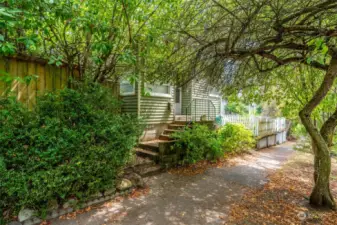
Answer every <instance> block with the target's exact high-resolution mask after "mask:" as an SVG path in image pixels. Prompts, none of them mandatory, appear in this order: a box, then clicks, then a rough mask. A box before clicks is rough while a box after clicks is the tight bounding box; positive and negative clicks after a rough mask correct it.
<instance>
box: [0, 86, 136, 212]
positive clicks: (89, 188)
mask: <svg viewBox="0 0 337 225" xmlns="http://www.w3.org/2000/svg"><path fill="white" fill-rule="evenodd" d="M140 132H141V128H140V125H139V121H138V120H137V119H135V117H133V116H129V115H120V114H119V103H118V102H117V101H116V100H115V99H114V98H113V97H112V96H111V92H109V91H108V90H106V89H104V88H102V87H100V86H99V85H87V86H83V87H78V89H77V90H71V89H65V90H62V91H59V92H57V93H54V94H53V93H48V94H45V95H44V96H42V97H40V98H38V100H37V105H36V108H35V110H34V111H28V110H27V109H26V108H25V107H24V106H23V105H22V104H20V103H19V102H17V101H16V100H15V99H13V98H6V99H0V179H1V180H0V209H3V210H8V211H10V212H11V213H15V212H17V211H18V210H19V209H20V208H22V207H28V208H33V209H45V208H46V207H47V205H48V201H50V200H57V201H58V202H59V203H60V204H62V203H63V202H64V201H65V200H66V199H68V198H69V197H77V198H79V199H86V198H87V197H89V196H90V195H92V194H94V193H97V192H98V191H103V190H107V189H110V188H114V186H115V180H116V177H117V175H118V173H119V172H120V171H121V169H122V167H123V166H124V165H125V164H126V163H127V162H128V160H129V157H130V155H131V153H132V152H131V150H132V148H133V147H134V145H135V144H136V142H137V140H138V137H139V135H140Z"/></svg>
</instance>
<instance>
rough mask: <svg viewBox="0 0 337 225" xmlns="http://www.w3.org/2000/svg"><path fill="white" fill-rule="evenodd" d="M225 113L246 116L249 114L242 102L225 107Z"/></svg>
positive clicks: (231, 103)
mask: <svg viewBox="0 0 337 225" xmlns="http://www.w3.org/2000/svg"><path fill="white" fill-rule="evenodd" d="M225 112H226V113H227V114H238V115H246V114H248V109H247V106H245V105H244V104H243V103H242V102H239V101H236V102H229V103H228V104H227V105H226V106H225Z"/></svg>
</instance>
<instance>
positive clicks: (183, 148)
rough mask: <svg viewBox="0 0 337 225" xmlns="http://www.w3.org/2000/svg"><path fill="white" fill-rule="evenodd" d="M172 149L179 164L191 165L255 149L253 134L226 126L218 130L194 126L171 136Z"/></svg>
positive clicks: (235, 127)
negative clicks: (178, 158)
mask: <svg viewBox="0 0 337 225" xmlns="http://www.w3.org/2000/svg"><path fill="white" fill-rule="evenodd" d="M172 136H173V138H175V139H176V142H175V144H174V146H173V149H174V150H176V151H177V152H178V155H179V157H180V163H181V164H193V163H196V162H198V161H201V160H203V159H208V160H216V159H219V158H221V157H224V156H225V154H226V153H238V152H241V151H244V150H248V149H251V148H254V147H255V139H254V137H253V133H252V132H251V131H250V130H248V129H246V128H245V127H244V126H242V125H237V124H226V125H225V126H223V127H222V128H221V129H220V130H218V131H215V130H211V129H209V127H207V126H205V125H197V124H196V125H194V126H193V127H192V128H186V129H185V130H184V131H183V132H176V133H174V134H173V135H172Z"/></svg>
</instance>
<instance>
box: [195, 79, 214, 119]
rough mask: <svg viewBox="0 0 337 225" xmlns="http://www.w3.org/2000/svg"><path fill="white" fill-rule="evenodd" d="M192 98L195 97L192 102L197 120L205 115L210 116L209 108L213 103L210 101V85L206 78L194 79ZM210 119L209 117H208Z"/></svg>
mask: <svg viewBox="0 0 337 225" xmlns="http://www.w3.org/2000/svg"><path fill="white" fill-rule="evenodd" d="M192 85H193V86H192V98H193V99H195V100H194V102H193V103H192V104H194V105H193V107H192V112H191V115H192V117H193V118H194V119H195V120H200V118H201V117H202V116H203V115H206V118H207V116H208V110H209V109H210V110H212V109H211V105H209V103H208V85H207V82H206V81H205V80H193V82H192ZM207 119H208V118H207Z"/></svg>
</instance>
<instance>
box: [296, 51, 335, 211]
mask: <svg viewBox="0 0 337 225" xmlns="http://www.w3.org/2000/svg"><path fill="white" fill-rule="evenodd" d="M336 77H337V55H336V54H334V55H333V57H332V60H331V62H330V66H329V69H328V71H327V73H326V74H325V77H324V80H323V82H322V84H321V85H320V87H319V88H318V90H317V91H316V93H315V94H314V96H313V97H312V99H311V100H310V101H309V102H308V103H307V104H306V105H305V106H304V108H303V109H302V110H301V112H300V113H299V116H300V118H301V121H302V123H303V125H304V127H305V128H306V130H307V131H308V133H309V135H310V136H311V138H312V141H313V147H314V149H313V151H314V154H315V163H314V164H315V165H314V166H315V172H314V178H315V186H314V188H313V190H312V193H311V195H310V204H312V205H315V206H327V207H329V208H331V209H336V204H335V201H334V199H333V197H332V195H331V192H330V183H329V180H330V173H331V159H330V151H329V145H328V141H327V140H326V138H325V137H324V136H325V135H326V132H328V133H330V132H331V128H330V127H331V126H330V125H331V124H333V121H334V122H336V121H335V119H336V118H335V117H333V116H331V117H330V118H329V119H328V120H327V121H326V123H327V122H328V121H329V120H330V119H331V120H330V122H331V123H330V122H329V126H328V127H329V129H325V128H324V127H326V126H324V125H326V123H325V124H324V125H323V127H322V130H321V131H322V133H323V135H322V133H321V132H320V131H318V129H317V128H316V126H315V125H314V123H313V121H312V119H311V114H312V112H313V110H314V109H315V108H316V107H317V106H318V105H319V104H320V102H321V101H322V100H323V99H324V98H325V97H326V95H327V94H328V92H329V91H330V89H331V87H332V85H333V83H334V81H335V80H336ZM336 113H337V112H336ZM323 128H324V129H323Z"/></svg>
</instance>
